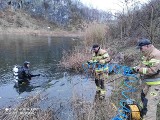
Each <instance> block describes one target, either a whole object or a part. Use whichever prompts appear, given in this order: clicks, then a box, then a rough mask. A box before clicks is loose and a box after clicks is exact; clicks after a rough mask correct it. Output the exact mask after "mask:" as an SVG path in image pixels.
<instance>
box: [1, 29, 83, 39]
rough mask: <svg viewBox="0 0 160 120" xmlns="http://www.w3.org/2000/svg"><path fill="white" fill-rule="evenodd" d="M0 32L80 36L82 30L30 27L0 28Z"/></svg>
mask: <svg viewBox="0 0 160 120" xmlns="http://www.w3.org/2000/svg"><path fill="white" fill-rule="evenodd" d="M0 34H1V35H2V34H11V35H32V36H52V37H82V36H83V35H82V34H83V32H80V31H77V32H70V31H64V30H60V29H55V30H53V31H52V30H46V29H40V30H34V29H30V28H9V29H8V28H0Z"/></svg>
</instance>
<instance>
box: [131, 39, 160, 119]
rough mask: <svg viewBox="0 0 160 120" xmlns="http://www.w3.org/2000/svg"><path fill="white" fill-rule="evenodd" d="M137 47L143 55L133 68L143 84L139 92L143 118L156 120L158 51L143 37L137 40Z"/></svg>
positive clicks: (159, 76)
mask: <svg viewBox="0 0 160 120" xmlns="http://www.w3.org/2000/svg"><path fill="white" fill-rule="evenodd" d="M137 48H138V49H140V51H141V52H142V54H143V57H142V62H141V63H140V64H139V65H138V66H136V67H134V68H133V69H134V70H135V71H136V72H137V73H139V74H140V76H141V80H142V83H143V84H144V86H145V87H144V88H143V90H142V93H141V100H142V102H143V108H142V112H143V119H144V120H156V111H157V104H158V103H159V100H160V51H159V50H158V49H157V48H155V47H154V46H153V45H152V43H151V41H150V40H148V39H145V38H142V39H140V40H139V41H138V44H137Z"/></svg>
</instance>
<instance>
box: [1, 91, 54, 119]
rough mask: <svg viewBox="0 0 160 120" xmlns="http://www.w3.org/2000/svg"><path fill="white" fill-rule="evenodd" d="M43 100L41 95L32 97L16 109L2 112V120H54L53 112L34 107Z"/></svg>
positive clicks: (2, 110)
mask: <svg viewBox="0 0 160 120" xmlns="http://www.w3.org/2000/svg"><path fill="white" fill-rule="evenodd" d="M40 100H41V96H40V94H38V95H35V96H30V97H28V98H27V99H26V100H24V101H23V102H22V103H21V104H20V105H18V106H16V107H14V108H5V109H1V110H0V119H1V120H53V111H52V110H50V109H48V110H42V109H40V108H39V107H34V104H36V103H38V102H39V101H40Z"/></svg>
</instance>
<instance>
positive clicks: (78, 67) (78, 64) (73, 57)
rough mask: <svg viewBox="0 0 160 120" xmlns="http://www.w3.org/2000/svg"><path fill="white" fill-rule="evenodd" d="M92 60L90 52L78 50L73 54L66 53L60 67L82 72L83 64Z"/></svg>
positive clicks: (82, 49) (83, 49)
mask: <svg viewBox="0 0 160 120" xmlns="http://www.w3.org/2000/svg"><path fill="white" fill-rule="evenodd" d="M90 59H91V54H90V52H89V50H87V49H86V48H85V47H84V48H81V49H79V48H77V47H75V49H74V50H73V52H71V53H67V52H64V54H63V57H62V60H61V62H60V66H62V67H65V68H66V69H69V70H74V71H78V72H79V71H82V64H83V63H85V62H86V61H87V60H90Z"/></svg>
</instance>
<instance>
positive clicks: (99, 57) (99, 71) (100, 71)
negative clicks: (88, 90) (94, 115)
mask: <svg viewBox="0 0 160 120" xmlns="http://www.w3.org/2000/svg"><path fill="white" fill-rule="evenodd" d="M92 51H93V56H92V59H91V60H90V61H89V62H91V63H92V62H96V63H97V64H96V67H95V69H94V74H95V84H96V92H97V93H100V96H101V97H105V92H106V90H105V83H104V82H105V79H106V78H107V77H108V67H107V63H108V62H109V61H110V56H109V54H108V53H107V51H106V50H104V49H101V48H100V46H99V45H97V44H95V45H93V47H92Z"/></svg>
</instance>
